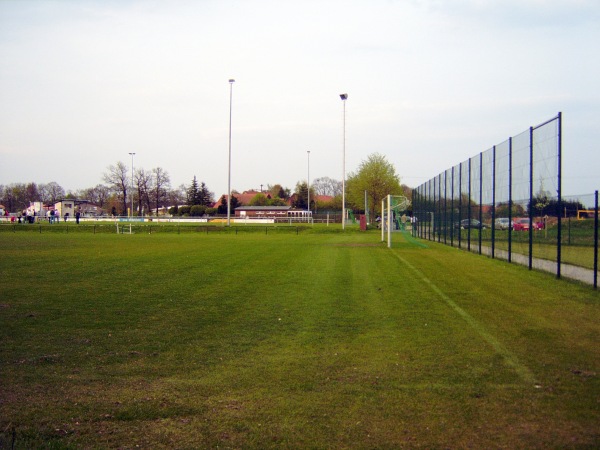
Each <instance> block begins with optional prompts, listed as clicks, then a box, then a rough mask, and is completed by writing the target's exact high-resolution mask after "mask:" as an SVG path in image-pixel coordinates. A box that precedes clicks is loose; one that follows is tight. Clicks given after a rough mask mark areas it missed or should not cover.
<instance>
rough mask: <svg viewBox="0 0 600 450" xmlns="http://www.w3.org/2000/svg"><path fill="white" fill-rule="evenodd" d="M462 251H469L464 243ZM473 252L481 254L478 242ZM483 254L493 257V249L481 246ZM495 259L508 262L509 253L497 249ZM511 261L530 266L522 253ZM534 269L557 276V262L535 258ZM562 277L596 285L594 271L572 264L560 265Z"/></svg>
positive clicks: (598, 277)
mask: <svg viewBox="0 0 600 450" xmlns="http://www.w3.org/2000/svg"><path fill="white" fill-rule="evenodd" d="M463 244H464V245H463V246H462V247H461V249H463V250H467V244H466V242H463ZM454 246H455V247H458V245H457V243H456V242H455V243H454ZM471 251H472V252H475V253H479V245H478V243H477V242H471ZM481 254H483V255H487V256H491V255H492V248H491V247H486V246H483V245H482V246H481ZM494 257H495V258H497V259H503V260H505V261H508V251H506V250H500V249H495V250H494ZM511 261H512V262H514V263H516V264H520V265H523V266H529V257H528V256H527V255H521V254H520V253H515V252H513V253H512V256H511ZM531 265H532V268H533V269H537V270H542V271H544V272H550V273H553V274H556V261H549V260H547V259H540V258H533V259H532V262H531ZM560 276H561V277H564V278H570V279H572V280H577V281H581V282H583V283H586V284H591V285H593V284H594V270H593V269H586V268H584V267H579V266H573V265H571V264H564V263H562V264H561V265H560ZM597 279H598V280H600V272H598V274H597Z"/></svg>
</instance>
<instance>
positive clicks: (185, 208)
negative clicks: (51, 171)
mask: <svg viewBox="0 0 600 450" xmlns="http://www.w3.org/2000/svg"><path fill="white" fill-rule="evenodd" d="M132 175H133V179H132ZM102 179H103V181H104V184H98V185H96V186H94V187H91V188H85V189H80V190H76V191H68V192H66V191H65V189H64V188H63V187H62V186H60V185H59V184H58V183H57V182H55V181H52V182H50V183H47V184H36V183H35V182H29V183H13V184H9V185H0V203H2V204H3V205H4V206H5V208H6V210H7V211H9V212H13V213H16V212H20V211H23V210H25V209H26V208H27V207H28V206H29V205H30V203H31V202H38V201H39V202H43V203H44V204H48V205H52V204H55V203H57V202H58V201H60V200H65V199H79V200H86V201H88V202H90V203H93V204H94V205H96V206H98V207H100V208H101V209H102V210H104V211H106V212H107V213H110V214H113V215H127V214H129V213H132V214H133V215H156V214H158V211H159V210H161V209H162V208H165V207H169V208H170V209H169V213H170V214H173V215H204V214H226V213H227V199H226V197H225V196H224V195H223V196H221V197H220V198H218V200H217V199H215V195H214V193H213V192H211V191H210V189H209V188H208V186H207V185H206V184H205V183H204V182H202V181H199V180H198V179H197V177H196V176H194V177H193V179H192V181H191V182H190V184H189V185H187V186H186V185H183V184H182V185H180V186H178V187H176V188H173V187H172V186H171V179H170V176H169V174H168V172H167V171H166V170H165V169H163V168H162V167H155V168H153V169H151V170H147V169H144V168H141V167H140V168H137V169H135V170H134V172H133V174H132V173H131V169H130V168H129V167H128V166H127V165H126V164H125V163H123V162H121V161H119V162H117V163H116V164H111V165H109V166H108V167H107V170H106V172H104V174H103V176H102ZM365 192H367V198H368V208H369V210H370V212H371V214H372V215H373V217H374V215H375V214H376V211H378V210H379V209H380V203H381V199H382V198H383V197H385V196H386V195H388V194H395V195H398V194H402V193H403V192H404V193H405V194H406V193H407V192H410V188H408V187H407V186H404V185H402V186H401V185H400V179H399V177H398V175H397V174H396V171H395V169H394V167H393V166H392V165H391V164H390V163H389V162H388V161H387V160H386V159H385V157H384V156H382V155H380V154H378V153H375V154H372V155H369V157H368V158H367V159H366V160H365V161H363V162H362V163H361V165H360V166H359V168H358V170H357V171H356V172H351V173H349V174H348V177H347V180H346V208H349V209H353V210H355V212H364V210H365ZM319 196H327V197H330V199H328V200H327V201H321V200H319ZM238 197H239V192H237V191H235V190H234V191H232V195H231V207H232V209H235V207H237V206H242V205H241V203H240V201H239V198H238ZM309 199H310V205H309V204H308V201H309ZM132 200H133V202H132ZM215 200H217V201H216V203H215ZM132 203H133V211H130V209H131V207H132ZM287 204H291V206H292V207H294V208H298V209H309V208H310V209H311V210H312V211H325V210H327V211H339V210H341V208H342V182H341V181H338V180H335V179H332V178H329V177H321V178H316V179H314V180H311V181H310V183H308V182H307V181H299V182H298V183H297V184H296V186H295V189H294V190H293V192H292V190H291V189H289V188H285V187H283V186H282V185H281V184H273V185H267V189H266V190H265V191H263V192H260V193H257V194H256V195H255V196H254V197H253V198H252V199H251V200H250V202H249V206H280V205H287ZM244 206H246V205H244Z"/></svg>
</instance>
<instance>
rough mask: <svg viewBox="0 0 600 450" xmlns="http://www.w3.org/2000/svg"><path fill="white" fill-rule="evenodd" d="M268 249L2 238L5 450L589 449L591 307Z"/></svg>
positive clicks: (115, 238)
mask: <svg viewBox="0 0 600 450" xmlns="http://www.w3.org/2000/svg"><path fill="white" fill-rule="evenodd" d="M272 231H274V230H268V229H265V232H263V231H256V232H246V233H238V234H234V233H208V232H207V233H187V234H185V233H182V234H177V233H153V234H149V233H137V234H133V235H127V234H126V235H117V234H116V233H114V234H108V233H105V234H91V233H69V234H66V233H44V234H39V233H0V245H1V248H2V258H1V259H0V279H1V280H2V295H1V300H0V325H1V326H0V339H1V348H0V448H12V446H13V445H14V448H19V449H24V448H221V447H222V448H598V447H599V446H600V378H599V376H598V373H599V371H600V346H599V345H598V344H599V343H600V339H599V338H600V294H599V293H598V292H597V291H594V290H593V289H591V288H590V287H589V286H584V285H580V284H577V283H572V282H568V281H564V280H556V279H555V278H554V277H553V276H552V275H547V274H543V273H538V272H535V271H528V270H526V269H524V268H523V267H518V266H515V265H509V264H507V263H504V262H502V261H498V260H492V259H489V258H486V257H481V256H477V255H473V254H469V253H468V252H464V251H460V250H457V249H454V248H451V247H448V246H444V245H440V244H435V243H431V242H425V241H416V240H414V239H407V240H401V239H398V240H397V242H396V243H395V245H394V247H393V248H392V249H387V248H386V246H385V244H382V243H380V242H379V241H380V234H379V232H377V231H373V232H366V233H360V232H355V231H346V232H345V233H342V232H334V231H332V230H329V232H325V231H327V230H325V229H319V228H315V229H293V228H288V229H283V228H282V229H280V230H279V231H277V232H272ZM423 243H424V244H425V245H423Z"/></svg>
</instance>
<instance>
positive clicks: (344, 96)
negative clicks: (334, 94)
mask: <svg viewBox="0 0 600 450" xmlns="http://www.w3.org/2000/svg"><path fill="white" fill-rule="evenodd" d="M340 98H341V99H342V100H348V94H340Z"/></svg>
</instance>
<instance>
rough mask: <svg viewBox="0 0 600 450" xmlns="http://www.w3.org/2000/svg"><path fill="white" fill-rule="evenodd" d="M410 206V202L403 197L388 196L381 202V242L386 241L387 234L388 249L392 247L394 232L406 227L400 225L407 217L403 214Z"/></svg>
mask: <svg viewBox="0 0 600 450" xmlns="http://www.w3.org/2000/svg"><path fill="white" fill-rule="evenodd" d="M409 205H410V200H409V199H408V198H406V197H405V196H403V195H391V194H388V195H387V196H386V197H384V198H383V200H381V242H384V241H385V240H386V238H385V235H386V232H387V246H388V248H391V247H392V232H393V231H400V230H401V228H402V227H403V226H404V223H402V224H401V223H400V222H401V217H405V215H404V214H403V213H404V212H405V211H406V209H407V208H408V206H409Z"/></svg>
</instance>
